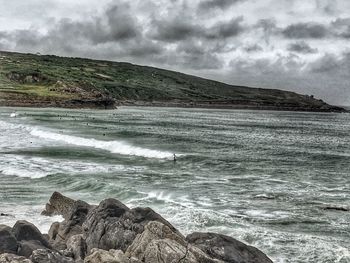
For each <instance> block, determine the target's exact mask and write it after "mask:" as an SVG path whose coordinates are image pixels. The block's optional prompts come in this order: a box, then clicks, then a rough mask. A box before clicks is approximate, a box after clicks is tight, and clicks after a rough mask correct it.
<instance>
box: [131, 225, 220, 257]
mask: <svg viewBox="0 0 350 263" xmlns="http://www.w3.org/2000/svg"><path fill="white" fill-rule="evenodd" d="M125 255H126V256H128V257H135V258H137V259H139V260H140V261H142V262H145V263H164V262H166V263H176V262H184V263H219V262H221V261H218V260H214V259H211V258H210V257H208V256H207V255H205V254H204V252H202V251H200V250H199V249H198V248H196V247H192V246H191V245H188V244H187V242H186V240H185V239H184V237H183V236H180V235H178V234H177V233H175V232H173V231H172V230H171V229H170V228H169V227H168V226H166V225H164V224H162V223H160V222H156V221H153V222H149V223H148V224H147V225H146V226H145V230H144V231H143V233H142V234H140V235H138V236H137V237H136V239H135V240H134V242H133V243H132V244H131V245H130V246H129V247H128V249H127V251H126V253H125Z"/></svg>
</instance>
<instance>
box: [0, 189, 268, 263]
mask: <svg viewBox="0 0 350 263" xmlns="http://www.w3.org/2000/svg"><path fill="white" fill-rule="evenodd" d="M42 214H43V215H45V216H52V215H62V217H63V218H64V221H63V222H56V223H53V224H52V226H51V228H50V230H49V233H48V234H42V233H40V231H39V230H38V228H37V227H36V226H34V225H33V224H31V223H29V222H27V221H18V222H17V223H16V224H15V225H14V226H13V227H12V228H11V227H8V226H5V225H0V263H7V262H13V263H73V262H79V263H82V262H85V263H100V262H101V263H142V262H145V263H180V262H182V263H224V262H226V263H271V262H272V261H271V260H270V259H269V258H268V257H267V256H266V255H265V254H264V253H263V252H261V251H260V250H258V249H257V248H255V247H252V246H248V245H245V244H243V243H242V242H240V241H238V240H235V239H234V238H232V237H228V236H225V235H220V234H215V233H198V232H196V233H191V234H189V235H188V236H186V237H185V236H184V235H183V234H181V233H180V232H179V231H178V230H177V229H176V228H175V227H174V226H172V225H171V224H170V223H169V222H168V221H167V220H166V219H164V218H163V217H162V216H161V215H159V214H157V213H156V212H155V211H153V210H152V209H151V208H140V207H137V208H133V209H130V208H128V207H127V206H125V205H124V204H123V203H121V202H120V201H118V200H116V199H106V200H103V201H102V202H101V203H100V204H99V205H97V206H94V205H90V204H88V203H86V202H84V201H81V200H77V201H76V200H73V199H71V198H68V197H65V196H63V195H62V194H60V193H57V192H55V193H53V195H52V196H51V198H50V200H49V203H48V204H47V205H46V208H45V210H44V211H43V213H42Z"/></svg>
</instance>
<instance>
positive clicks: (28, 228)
mask: <svg viewBox="0 0 350 263" xmlns="http://www.w3.org/2000/svg"><path fill="white" fill-rule="evenodd" d="M12 232H13V234H14V236H15V237H16V239H17V240H18V241H22V240H27V241H29V240H36V241H39V242H40V243H41V244H42V245H43V246H45V247H47V248H50V245H49V242H48V241H47V240H46V239H45V237H44V236H43V235H42V234H41V233H40V231H39V229H38V228H37V227H36V226H35V225H33V224H32V223H29V222H27V221H25V220H21V221H17V222H16V224H15V225H14V226H13V228H12Z"/></svg>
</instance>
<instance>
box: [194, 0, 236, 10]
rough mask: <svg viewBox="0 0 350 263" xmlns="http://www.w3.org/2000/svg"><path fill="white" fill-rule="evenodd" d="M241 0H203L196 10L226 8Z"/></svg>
mask: <svg viewBox="0 0 350 263" xmlns="http://www.w3.org/2000/svg"><path fill="white" fill-rule="evenodd" d="M240 1H242V0H204V1H201V2H200V3H199V5H198V10H199V11H201V12H203V11H209V10H211V9H225V8H228V7H230V6H232V5H234V4H236V3H238V2H240Z"/></svg>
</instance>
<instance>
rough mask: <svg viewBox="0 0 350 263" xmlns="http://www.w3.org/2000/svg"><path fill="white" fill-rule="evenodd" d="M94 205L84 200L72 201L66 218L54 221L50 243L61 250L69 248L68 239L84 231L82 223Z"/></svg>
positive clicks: (50, 231) (50, 233) (50, 232)
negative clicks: (57, 221) (58, 221)
mask: <svg viewBox="0 0 350 263" xmlns="http://www.w3.org/2000/svg"><path fill="white" fill-rule="evenodd" d="M91 208H92V206H90V205H89V204H87V203H86V202H83V201H80V200H78V201H75V202H74V203H72V205H71V207H70V210H69V212H67V214H66V219H65V220H64V221H63V222H61V223H54V224H52V225H51V228H50V230H49V237H50V243H51V244H52V246H53V247H54V248H56V249H59V250H64V249H66V248H67V245H66V243H67V241H68V239H69V238H70V237H72V236H74V235H79V234H82V233H83V230H82V224H83V223H84V222H85V219H86V217H87V214H88V213H89V211H90V209H91Z"/></svg>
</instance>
